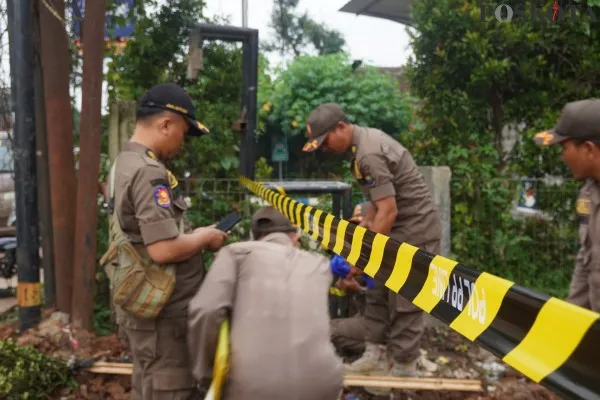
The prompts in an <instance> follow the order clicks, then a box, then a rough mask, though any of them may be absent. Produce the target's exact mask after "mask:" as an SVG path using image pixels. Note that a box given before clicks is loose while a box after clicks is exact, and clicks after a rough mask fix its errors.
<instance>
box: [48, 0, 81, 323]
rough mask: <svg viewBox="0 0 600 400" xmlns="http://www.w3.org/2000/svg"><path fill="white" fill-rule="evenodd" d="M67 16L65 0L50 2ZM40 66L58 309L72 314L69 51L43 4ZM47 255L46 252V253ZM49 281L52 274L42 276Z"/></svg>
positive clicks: (73, 184) (72, 170) (56, 22)
mask: <svg viewBox="0 0 600 400" xmlns="http://www.w3.org/2000/svg"><path fill="white" fill-rule="evenodd" d="M52 5H53V6H54V9H55V11H56V12H57V13H58V14H59V15H60V16H61V17H63V18H64V15H65V3H64V1H63V0H54V1H53V2H52ZM39 12H40V30H41V41H42V66H43V73H44V76H45V77H46V79H44V98H45V102H46V104H45V107H46V132H47V142H48V163H49V168H48V170H49V172H48V173H49V175H50V200H51V202H50V203H51V207H52V232H53V244H54V266H55V274H54V276H55V281H56V308H57V309H58V310H59V311H62V312H64V313H67V314H70V313H71V300H72V295H73V243H74V242H73V241H74V238H75V196H76V192H77V183H76V180H75V161H74V157H73V113H72V111H71V97H70V94H69V71H70V68H71V66H70V62H71V61H70V55H69V45H68V42H67V35H66V33H65V30H64V27H63V26H62V24H61V23H60V21H59V20H58V19H57V18H56V17H55V16H54V15H52V13H51V12H50V10H48V9H47V8H46V7H45V6H44V5H43V4H40V10H39ZM47 256H49V255H47V254H46V253H45V251H44V258H46V257H47ZM44 279H45V280H47V279H48V277H47V276H44Z"/></svg>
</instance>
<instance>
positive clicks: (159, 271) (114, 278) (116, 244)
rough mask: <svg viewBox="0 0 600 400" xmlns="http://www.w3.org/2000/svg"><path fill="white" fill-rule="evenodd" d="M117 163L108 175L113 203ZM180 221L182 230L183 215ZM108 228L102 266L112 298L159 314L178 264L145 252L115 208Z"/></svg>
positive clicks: (138, 311)
mask: <svg viewBox="0 0 600 400" xmlns="http://www.w3.org/2000/svg"><path fill="white" fill-rule="evenodd" d="M116 165H117V161H116V160H115V162H114V164H113V165H112V168H111V170H110V178H109V191H110V199H111V200H112V201H113V203H114V193H115V189H114V183H115V169H116ZM180 222H181V223H180V226H179V230H180V232H182V231H183V218H182V220H181V221H180ZM109 229H110V245H109V247H108V250H107V251H106V253H104V255H103V256H102V258H101V259H100V266H101V267H102V268H104V270H105V272H106V275H107V276H108V278H109V279H110V286H111V290H112V300H113V302H114V303H115V304H116V305H117V306H119V307H120V308H121V309H123V310H124V311H126V312H127V313H129V314H133V315H134V316H136V317H138V318H142V319H153V318H156V317H157V316H158V314H159V313H160V312H161V310H162V309H163V308H164V306H165V304H166V303H167V301H168V300H169V298H170V297H171V294H172V293H173V289H174V288H175V266H174V265H172V264H169V265H160V264H157V263H155V262H154V261H153V260H152V258H151V257H150V256H149V255H148V254H144V256H142V254H140V252H139V251H138V250H136V248H135V247H134V246H133V244H132V243H131V241H130V240H129V239H128V238H127V236H126V235H125V234H124V233H123V230H122V229H121V224H120V222H119V218H118V217H117V213H116V208H115V210H113V212H112V214H111V215H110V216H109ZM144 253H145V252H144Z"/></svg>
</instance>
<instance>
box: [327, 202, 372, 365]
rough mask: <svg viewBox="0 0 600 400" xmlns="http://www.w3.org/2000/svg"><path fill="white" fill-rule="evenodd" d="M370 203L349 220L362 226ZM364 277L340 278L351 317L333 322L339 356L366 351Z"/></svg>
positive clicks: (337, 285) (364, 204)
mask: <svg viewBox="0 0 600 400" xmlns="http://www.w3.org/2000/svg"><path fill="white" fill-rule="evenodd" d="M368 207H369V203H368V202H365V203H360V204H358V205H357V206H356V207H354V212H353V213H352V217H351V218H350V219H349V220H348V221H350V222H353V223H355V224H360V223H361V222H362V219H363V215H365V213H366V211H367V209H368ZM361 278H362V277H361V276H360V275H359V276H348V277H346V278H338V280H337V282H336V283H335V286H336V287H337V288H338V289H341V290H344V291H345V292H346V293H347V294H346V295H347V296H350V302H351V303H350V309H351V314H352V315H351V316H350V317H348V318H335V319H332V320H331V342H332V343H333V345H334V346H335V348H336V350H337V352H338V354H341V355H346V354H348V353H350V354H356V353H358V355H360V354H362V353H363V352H364V351H365V331H366V329H365V317H364V313H365V305H366V304H365V293H366V291H367V287H366V285H365V282H364V280H363V279H361Z"/></svg>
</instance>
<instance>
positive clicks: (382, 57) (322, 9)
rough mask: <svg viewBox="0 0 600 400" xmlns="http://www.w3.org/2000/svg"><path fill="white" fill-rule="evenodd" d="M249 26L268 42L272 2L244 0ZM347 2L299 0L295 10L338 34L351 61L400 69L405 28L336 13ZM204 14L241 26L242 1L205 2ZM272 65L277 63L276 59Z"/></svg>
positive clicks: (406, 42)
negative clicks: (219, 17)
mask: <svg viewBox="0 0 600 400" xmlns="http://www.w3.org/2000/svg"><path fill="white" fill-rule="evenodd" d="M247 1H248V26H249V27H250V28H255V29H258V30H259V33H258V35H259V40H264V39H269V38H270V35H271V34H272V32H271V29H270V28H269V27H268V25H269V20H270V16H271V10H272V9H273V0H247ZM348 1H349V0H300V2H299V5H298V8H299V9H300V10H301V11H307V10H308V13H309V15H310V16H311V17H312V18H313V19H315V20H317V21H319V22H324V23H326V25H327V26H328V27H329V28H334V29H337V30H338V31H340V32H341V33H342V34H343V36H344V38H345V39H346V46H347V50H348V52H349V53H350V54H351V56H352V57H353V58H354V59H362V60H363V62H364V63H368V64H372V65H376V66H378V67H399V66H402V65H404V64H406V62H407V60H408V58H409V57H410V55H411V54H412V53H411V51H410V47H409V37H408V34H407V33H406V31H405V26H404V25H402V24H399V23H397V22H393V21H388V20H385V19H381V18H372V17H367V16H356V15H354V14H349V13H345V12H341V11H339V9H340V8H342V7H343V6H344V5H345V4H346V3H347V2H348ZM206 14H207V16H209V17H212V16H214V15H228V16H230V18H231V19H230V22H231V25H236V26H241V25H242V0H206ZM272 57H273V59H272V60H271V61H273V62H278V60H277V57H276V56H272Z"/></svg>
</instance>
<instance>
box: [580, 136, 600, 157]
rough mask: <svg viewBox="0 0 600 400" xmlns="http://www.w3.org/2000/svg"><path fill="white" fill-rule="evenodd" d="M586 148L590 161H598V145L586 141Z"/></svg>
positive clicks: (599, 154)
mask: <svg viewBox="0 0 600 400" xmlns="http://www.w3.org/2000/svg"><path fill="white" fill-rule="evenodd" d="M584 148H585V155H586V157H587V158H588V159H591V160H593V159H597V158H598V157H600V148H598V145H597V144H596V143H594V142H591V141H586V142H585V143H584Z"/></svg>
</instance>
